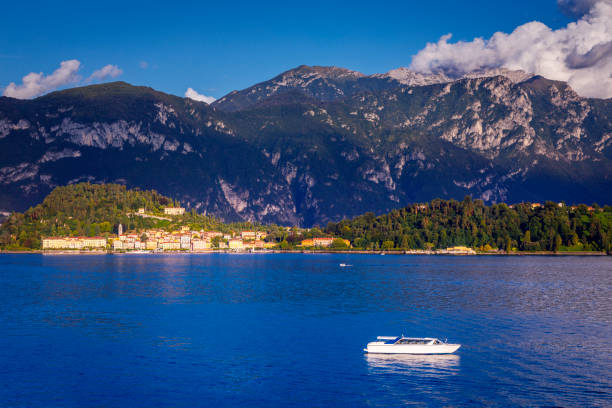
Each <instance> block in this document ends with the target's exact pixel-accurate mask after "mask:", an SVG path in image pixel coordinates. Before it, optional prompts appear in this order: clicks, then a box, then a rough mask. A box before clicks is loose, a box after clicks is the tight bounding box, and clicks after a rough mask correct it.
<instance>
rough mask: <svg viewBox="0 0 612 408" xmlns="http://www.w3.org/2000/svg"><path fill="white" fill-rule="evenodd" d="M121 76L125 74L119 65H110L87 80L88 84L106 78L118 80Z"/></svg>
mask: <svg viewBox="0 0 612 408" xmlns="http://www.w3.org/2000/svg"><path fill="white" fill-rule="evenodd" d="M121 74H123V70H122V69H121V68H119V67H118V66H117V65H111V64H108V65H105V66H103V67H102V68H100V69H98V70H95V71H94V72H93V73H92V74H91V75H90V76H89V78H87V82H91V81H101V80H103V79H105V78H116V77H118V76H119V75H121Z"/></svg>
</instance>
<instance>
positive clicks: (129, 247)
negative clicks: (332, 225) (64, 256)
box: [42, 207, 350, 252]
mask: <svg viewBox="0 0 612 408" xmlns="http://www.w3.org/2000/svg"><path fill="white" fill-rule="evenodd" d="M184 213H185V209H184V208H183V207H165V208H164V215H166V216H169V217H173V216H181V215H183V214H184ZM133 215H134V216H140V217H151V218H158V219H168V220H170V219H171V218H164V217H161V216H156V215H153V214H148V213H147V212H146V211H145V209H144V208H139V209H138V212H137V213H135V214H133ZM117 232H118V233H117V235H116V236H112V237H108V238H107V237H102V236H94V237H43V238H42V249H43V250H110V251H113V252H132V251H138V252H143V251H146V252H173V251H181V252H207V251H212V250H229V251H255V250H266V249H273V248H279V247H280V244H279V243H278V242H275V241H265V239H266V238H267V236H268V234H267V233H266V232H264V231H248V230H247V231H232V232H229V233H228V232H225V233H224V232H221V231H205V230H203V229H200V230H192V229H191V228H190V227H189V226H181V227H180V229H178V230H176V231H166V230H164V229H161V228H153V229H145V230H142V231H138V232H134V231H131V232H126V233H124V231H123V226H122V225H121V224H119V226H118V231H117ZM333 241H334V238H331V237H321V238H308V239H304V240H302V241H301V243H300V244H298V246H300V247H302V248H326V247H330V246H331V245H332V243H333ZM343 242H344V244H345V245H346V246H347V247H350V241H348V240H343Z"/></svg>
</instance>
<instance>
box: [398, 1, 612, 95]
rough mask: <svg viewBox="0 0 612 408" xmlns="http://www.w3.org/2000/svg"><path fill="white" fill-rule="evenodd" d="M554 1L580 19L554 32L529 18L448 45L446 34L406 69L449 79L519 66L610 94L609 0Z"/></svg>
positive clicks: (580, 89)
mask: <svg viewBox="0 0 612 408" xmlns="http://www.w3.org/2000/svg"><path fill="white" fill-rule="evenodd" d="M558 5H559V7H560V8H561V10H563V11H564V12H565V13H567V14H571V15H575V16H580V19H579V20H578V21H576V22H572V23H570V24H568V25H567V26H566V27H564V28H560V29H558V30H552V29H550V28H549V27H547V26H546V25H544V24H542V23H540V22H538V21H533V22H530V23H526V24H523V25H521V26H519V27H517V28H516V29H515V30H514V31H513V32H512V33H510V34H506V33H502V32H497V33H495V34H493V36H492V37H491V38H489V39H483V38H475V39H474V40H472V41H469V42H465V41H459V42H456V43H449V42H448V41H449V39H450V38H451V35H450V34H447V35H444V36H442V37H441V38H440V40H439V41H438V42H437V43H428V44H427V46H426V47H425V48H424V49H422V50H421V51H419V52H418V53H417V54H416V55H415V56H414V57H413V58H412V64H411V66H410V67H411V68H412V69H413V70H415V71H418V72H423V73H444V74H446V75H449V76H455V77H456V76H460V75H462V74H465V73H467V72H470V71H474V70H481V69H488V68H497V67H505V68H509V69H522V70H524V71H527V72H532V73H535V74H539V75H542V76H544V77H546V78H549V79H554V80H560V81H566V82H568V83H569V84H570V85H571V86H572V88H574V89H575V90H576V92H578V93H579V94H581V95H583V96H589V97H598V98H609V97H612V76H611V75H612V0H558Z"/></svg>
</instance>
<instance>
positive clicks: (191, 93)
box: [185, 88, 216, 104]
mask: <svg viewBox="0 0 612 408" xmlns="http://www.w3.org/2000/svg"><path fill="white" fill-rule="evenodd" d="M185 98H189V99H193V100H194V101H199V102H206V103H209V104H210V103H213V102H214V101H216V99H215V98H213V97H212V96H206V95H202V94H200V93H198V92H196V91H195V90H194V89H193V88H187V90H186V91H185Z"/></svg>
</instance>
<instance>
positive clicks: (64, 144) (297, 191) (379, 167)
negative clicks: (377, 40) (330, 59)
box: [0, 66, 612, 226]
mask: <svg viewBox="0 0 612 408" xmlns="http://www.w3.org/2000/svg"><path fill="white" fill-rule="evenodd" d="M82 181H89V182H91V183H101V182H115V183H121V184H125V185H127V186H128V187H140V188H142V189H156V190H158V191H159V192H161V193H162V194H165V195H169V196H172V197H175V198H177V199H179V200H181V202H182V203H183V204H184V205H186V206H187V207H189V208H194V209H196V210H197V211H200V212H205V213H207V214H213V215H216V216H218V217H219V218H221V219H223V220H226V221H236V220H249V221H260V222H275V223H280V224H286V225H301V226H311V225H314V224H325V223H327V222H329V221H337V220H340V219H342V218H345V217H352V216H355V215H359V214H362V213H364V212H368V211H371V212H374V213H383V212H387V211H389V210H391V209H393V208H399V207H403V206H405V205H407V204H408V203H411V202H420V201H428V200H430V199H432V198H436V197H439V198H459V199H462V198H463V197H464V196H465V195H470V196H472V197H474V198H478V199H482V200H483V201H484V202H486V203H494V202H502V201H503V202H509V203H512V202H520V201H532V202H542V201H545V200H554V201H565V202H566V203H568V204H570V203H579V202H586V203H591V202H598V203H599V204H610V203H611V202H612V100H611V99H589V98H583V97H581V96H579V95H577V94H576V93H575V92H574V91H573V90H572V89H571V88H570V87H569V86H568V85H567V84H566V83H563V82H558V81H552V80H548V79H546V78H543V77H540V76H534V75H531V74H528V73H525V72H521V71H510V70H505V69H496V70H490V71H482V72H474V73H471V74H468V75H464V76H461V77H457V78H450V77H447V76H445V75H423V74H420V73H416V72H413V71H410V70H408V69H405V68H400V69H396V70H393V71H390V72H388V73H386V74H375V75H369V76H368V75H364V74H361V73H359V72H355V71H350V70H347V69H344V68H338V67H318V66H313V67H310V66H300V67H297V68H295V69H292V70H289V71H287V72H284V73H282V74H280V75H278V76H277V77H275V78H272V79H271V80H269V81H265V82H262V83H259V84H256V85H254V86H252V87H250V88H247V89H245V90H242V91H233V92H231V93H229V94H228V95H226V96H224V97H222V98H220V99H219V100H217V101H215V102H214V103H212V104H210V105H209V104H206V103H204V102H198V101H195V100H192V99H189V98H181V97H177V96H174V95H169V94H165V93H162V92H158V91H156V90H153V89H151V88H148V87H141V86H133V85H130V84H127V83H124V82H112V83H106V84H101V85H91V86H86V87H79V88H73V89H67V90H63V91H58V92H53V93H50V94H47V95H44V96H41V97H39V98H36V99H33V100H18V99H14V98H8V97H1V98H0V210H2V211H13V210H19V211H21V210H25V209H26V208H28V207H30V206H32V205H35V204H37V203H39V202H40V201H42V199H43V198H44V197H45V196H46V195H47V194H48V193H49V192H50V191H51V190H52V189H53V188H54V187H56V186H58V185H66V184H71V183H76V182H82Z"/></svg>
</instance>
